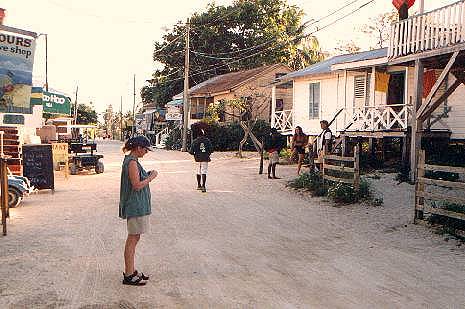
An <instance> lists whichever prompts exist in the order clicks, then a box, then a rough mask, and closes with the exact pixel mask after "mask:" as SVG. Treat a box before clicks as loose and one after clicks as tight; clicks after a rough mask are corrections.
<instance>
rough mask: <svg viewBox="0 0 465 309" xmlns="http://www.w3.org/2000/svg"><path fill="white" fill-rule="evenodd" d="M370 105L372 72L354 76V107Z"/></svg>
mask: <svg viewBox="0 0 465 309" xmlns="http://www.w3.org/2000/svg"><path fill="white" fill-rule="evenodd" d="M369 105H370V74H368V76H365V75H359V76H355V78H354V107H362V106H369Z"/></svg>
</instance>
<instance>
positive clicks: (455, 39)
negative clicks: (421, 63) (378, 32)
mask: <svg viewBox="0 0 465 309" xmlns="http://www.w3.org/2000/svg"><path fill="white" fill-rule="evenodd" d="M460 43H465V0H461V1H459V2H456V3H454V4H451V5H448V6H445V7H442V8H439V9H436V10H434V11H431V12H428V13H424V14H419V15H415V16H412V17H410V18H408V19H405V20H402V21H399V22H397V23H394V24H392V26H391V35H390V42H389V51H388V57H389V58H395V57H400V56H405V55H408V54H412V53H417V52H422V51H427V50H433V49H439V48H443V47H448V46H451V45H455V44H460Z"/></svg>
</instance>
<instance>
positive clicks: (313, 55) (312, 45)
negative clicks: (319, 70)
mask: <svg viewBox="0 0 465 309" xmlns="http://www.w3.org/2000/svg"><path fill="white" fill-rule="evenodd" d="M322 60H324V54H323V53H322V52H321V49H320V43H319V42H318V39H317V38H316V37H314V36H310V37H306V38H303V39H302V40H301V41H300V43H299V44H297V47H296V49H295V50H294V51H293V53H292V55H291V58H290V60H289V63H288V64H289V66H290V67H291V68H292V69H294V70H300V69H303V68H306V67H308V66H310V65H312V64H314V63H317V62H320V61H322Z"/></svg>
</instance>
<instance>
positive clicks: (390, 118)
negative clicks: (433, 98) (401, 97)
mask: <svg viewBox="0 0 465 309" xmlns="http://www.w3.org/2000/svg"><path fill="white" fill-rule="evenodd" d="M410 115H411V106H410V105H407V104H390V105H377V106H367V107H356V108H347V109H344V110H343V113H341V114H340V115H339V116H338V117H340V118H343V120H342V119H341V120H342V121H343V123H344V126H343V127H344V131H361V132H382V131H392V130H394V131H405V130H407V127H408V125H409V117H410ZM337 120H338V121H340V120H339V119H337Z"/></svg>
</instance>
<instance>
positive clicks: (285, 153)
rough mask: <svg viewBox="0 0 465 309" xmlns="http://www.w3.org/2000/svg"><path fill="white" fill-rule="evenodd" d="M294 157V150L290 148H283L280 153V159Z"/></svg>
mask: <svg viewBox="0 0 465 309" xmlns="http://www.w3.org/2000/svg"><path fill="white" fill-rule="evenodd" d="M291 156H292V149H290V148H283V149H281V152H280V153H279V157H280V158H283V159H290V158H291Z"/></svg>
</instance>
